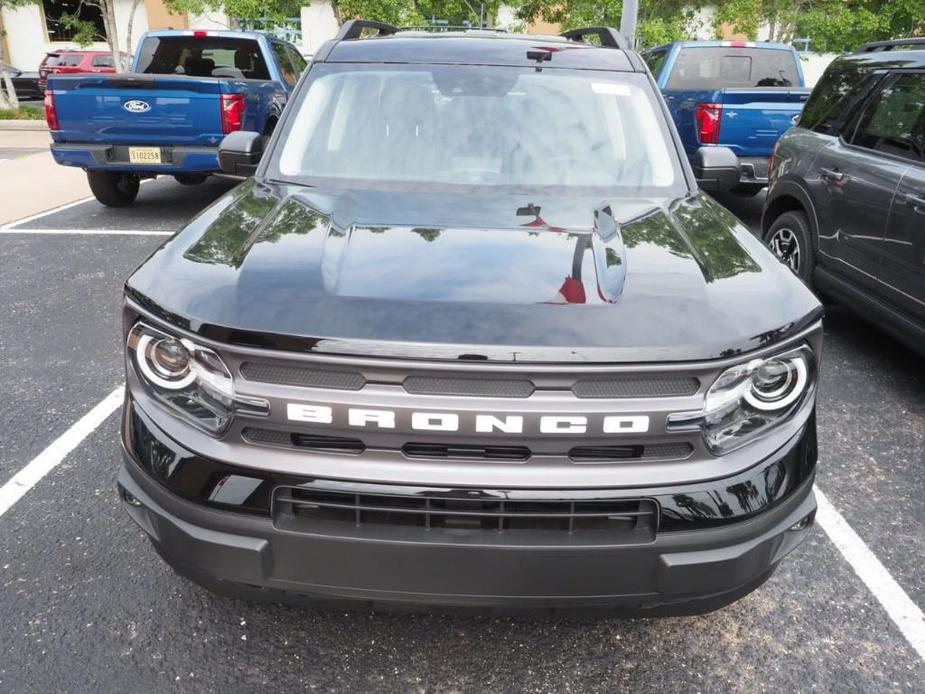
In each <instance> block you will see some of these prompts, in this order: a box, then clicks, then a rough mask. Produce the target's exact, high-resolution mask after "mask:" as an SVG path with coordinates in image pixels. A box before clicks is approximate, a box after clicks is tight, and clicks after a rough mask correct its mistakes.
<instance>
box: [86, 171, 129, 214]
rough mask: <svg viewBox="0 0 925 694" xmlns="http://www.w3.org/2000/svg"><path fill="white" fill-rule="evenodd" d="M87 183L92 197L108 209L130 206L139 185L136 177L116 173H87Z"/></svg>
mask: <svg viewBox="0 0 925 694" xmlns="http://www.w3.org/2000/svg"><path fill="white" fill-rule="evenodd" d="M87 181H88V182H89V183H90V190H92V191H93V196H94V197H95V198H96V199H97V200H99V201H100V202H101V203H103V204H104V205H107V206H109V207H125V206H126V205H131V204H132V203H133V202H134V201H135V198H136V197H138V186H139V185H140V183H141V182H140V180H139V178H138V176H137V175H135V174H130V173H119V172H118V171H88V172H87Z"/></svg>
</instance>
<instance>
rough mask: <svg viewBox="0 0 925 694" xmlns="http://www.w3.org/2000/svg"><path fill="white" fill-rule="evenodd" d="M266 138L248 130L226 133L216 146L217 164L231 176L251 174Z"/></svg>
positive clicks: (261, 154)
mask: <svg viewBox="0 0 925 694" xmlns="http://www.w3.org/2000/svg"><path fill="white" fill-rule="evenodd" d="M266 140H267V138H266V137H265V136H263V135H261V134H260V133H255V132H251V131H250V130H238V131H237V132H233V133H228V134H227V135H225V139H223V140H222V142H221V144H220V145H219V146H218V165H219V166H220V167H221V169H222V171H223V172H224V173H226V174H229V175H231V176H243V177H247V176H253V175H254V172H255V171H256V170H257V164H259V163H260V157H262V156H263V148H264V145H265V144H266Z"/></svg>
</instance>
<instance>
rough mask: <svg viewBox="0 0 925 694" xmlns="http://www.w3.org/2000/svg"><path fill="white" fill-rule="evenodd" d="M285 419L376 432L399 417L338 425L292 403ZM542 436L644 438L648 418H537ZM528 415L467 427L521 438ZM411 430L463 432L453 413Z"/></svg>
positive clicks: (385, 413)
mask: <svg viewBox="0 0 925 694" xmlns="http://www.w3.org/2000/svg"><path fill="white" fill-rule="evenodd" d="M286 417H287V418H288V419H290V420H291V421H293V422H304V423H306V424H334V425H341V426H343V425H347V426H351V427H365V428H373V429H395V428H396V423H397V421H398V413H396V412H395V411H393V410H383V409H368V408H354V407H350V408H347V413H346V421H344V422H336V421H335V417H334V409H333V408H331V407H328V406H326V405H311V404H303V403H295V402H290V403H287V404H286ZM534 417H535V419H536V421H537V424H538V427H537V428H538V429H539V431H540V433H542V434H553V435H554V434H586V433H588V432H589V431H592V432H598V433H604V434H644V433H645V432H647V431H648V430H649V417H648V416H647V415H602V416H598V417H594V418H590V419H589V418H588V417H586V416H584V415H535V416H534ZM526 418H527V416H526V415H493V414H476V415H475V418H474V423H472V424H467V425H466V428H471V429H472V431H473V432H475V433H478V434H492V433H496V432H500V433H504V434H522V433H523V432H524V421H525V419H526ZM407 426H408V428H410V429H412V430H414V431H460V421H459V415H458V414H455V413H452V412H411V413H410V421H409V422H408V424H407Z"/></svg>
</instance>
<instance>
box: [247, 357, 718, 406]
mask: <svg viewBox="0 0 925 694" xmlns="http://www.w3.org/2000/svg"><path fill="white" fill-rule="evenodd" d="M240 371H241V375H242V376H243V377H244V378H245V379H247V380H248V381H257V382H261V383H274V384H279V385H286V386H301V387H304V388H330V389H335V390H347V391H357V390H362V389H363V388H364V387H365V386H366V385H368V384H370V383H388V384H393V385H400V386H401V387H402V388H403V389H404V391H405V392H406V393H408V394H410V395H444V396H448V397H453V396H456V397H485V398H529V397H530V396H531V395H533V394H534V393H536V392H546V391H550V392H563V391H565V392H568V391H569V390H570V391H571V392H572V393H573V394H574V395H575V397H577V398H582V399H589V400H591V399H597V400H603V399H608V398H610V399H632V398H671V397H687V396H691V395H693V394H694V393H696V392H697V390H698V389H699V388H700V381H699V380H698V379H697V378H694V377H692V376H665V375H657V374H652V375H651V376H638V375H636V376H587V377H582V378H578V379H577V380H575V379H574V376H564V375H559V376H553V377H536V379H535V380H534V379H531V378H529V377H504V376H500V377H494V376H488V375H485V376H482V377H473V376H444V375H439V374H427V373H414V372H412V373H402V372H400V371H399V372H397V373H396V372H391V373H386V372H381V373H376V374H364V373H362V372H361V371H360V370H352V369H349V368H344V367H340V368H327V367H324V366H303V365H301V364H286V363H282V362H273V361H245V362H243V363H242V364H241V366H240Z"/></svg>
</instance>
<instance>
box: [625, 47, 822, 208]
mask: <svg viewBox="0 0 925 694" xmlns="http://www.w3.org/2000/svg"><path fill="white" fill-rule="evenodd" d="M643 59H644V60H645V61H646V63H647V64H648V66H649V69H650V70H651V71H652V75H653V76H654V77H655V81H656V83H657V84H658V87H659V89H661V90H662V94H663V95H664V97H665V102H666V103H667V104H668V109H669V111H670V112H671V117H672V118H673V119H674V122H675V125H676V126H677V128H678V133H679V134H680V136H681V141H682V142H683V144H684V149H685V151H686V153H687V156H688V158H689V159H691V160H693V157H694V154H695V153H696V151H697V149H698V148H699V147H702V146H704V145H721V146H724V147H729V148H730V149H732V151H734V152H735V153H736V154H737V155H738V157H739V165H740V172H741V177H740V179H739V185H738V186H737V187H736V188H734V189H733V192H734V193H738V194H740V195H754V194H756V193H757V192H758V191H760V190H761V189H762V188H764V187H765V186H767V184H768V163H769V160H770V158H771V153H772V152H773V151H774V146H775V145H776V144H777V141H778V140H779V139H780V137H781V135H783V134H784V133H785V132H786V131H787V130H788V129H789V128H790V127H791V126H793V125H794V124H795V123H796V121H797V119H798V118H799V115H800V113H801V112H802V110H803V105H804V104H805V103H806V99H807V98H808V97H809V93H810V91H811V90H810V89H808V88H806V87H805V86H804V81H803V69H802V67H801V66H800V57H799V55H798V54H797V52H796V51H795V50H794V49H793V47H792V46H787V45H784V44H780V43H763V42H752V41H678V42H676V43H670V44H666V45H664V46H658V47H656V48H652V49H651V50H649V51H647V52H646V53H645V54H643Z"/></svg>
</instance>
